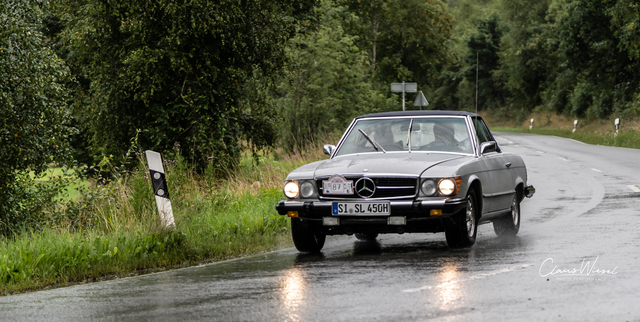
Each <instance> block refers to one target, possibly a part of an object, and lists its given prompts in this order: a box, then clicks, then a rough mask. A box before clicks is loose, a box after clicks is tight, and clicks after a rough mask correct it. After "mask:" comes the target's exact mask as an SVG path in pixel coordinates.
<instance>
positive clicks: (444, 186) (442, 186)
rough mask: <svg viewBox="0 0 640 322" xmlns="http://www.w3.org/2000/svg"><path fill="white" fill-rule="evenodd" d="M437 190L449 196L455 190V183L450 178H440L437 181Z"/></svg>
mask: <svg viewBox="0 0 640 322" xmlns="http://www.w3.org/2000/svg"><path fill="white" fill-rule="evenodd" d="M438 190H440V194H442V195H444V196H450V195H452V194H453V193H454V192H455V191H456V183H455V181H453V180H452V179H448V178H447V179H442V180H440V182H438Z"/></svg>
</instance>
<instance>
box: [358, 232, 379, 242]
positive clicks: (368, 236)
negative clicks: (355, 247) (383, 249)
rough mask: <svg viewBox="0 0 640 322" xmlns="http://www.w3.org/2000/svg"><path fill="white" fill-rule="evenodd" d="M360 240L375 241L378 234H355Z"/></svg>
mask: <svg viewBox="0 0 640 322" xmlns="http://www.w3.org/2000/svg"><path fill="white" fill-rule="evenodd" d="M354 235H355V236H356V238H357V239H358V240H365V241H373V240H376V238H377V237H378V233H355V234H354Z"/></svg>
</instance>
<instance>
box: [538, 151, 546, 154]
mask: <svg viewBox="0 0 640 322" xmlns="http://www.w3.org/2000/svg"><path fill="white" fill-rule="evenodd" d="M536 152H538V153H542V154H545V153H547V152H542V151H536Z"/></svg>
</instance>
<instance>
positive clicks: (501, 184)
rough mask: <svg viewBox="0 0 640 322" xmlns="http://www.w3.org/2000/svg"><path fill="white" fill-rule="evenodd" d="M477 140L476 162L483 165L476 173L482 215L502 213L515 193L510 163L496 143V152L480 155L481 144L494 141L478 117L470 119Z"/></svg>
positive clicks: (509, 205) (508, 206)
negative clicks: (479, 185)
mask: <svg viewBox="0 0 640 322" xmlns="http://www.w3.org/2000/svg"><path fill="white" fill-rule="evenodd" d="M472 121H473V125H474V128H475V131H476V135H477V138H478V147H477V149H478V154H479V156H478V162H480V163H483V165H484V166H483V168H484V169H485V170H484V171H483V172H481V173H478V177H479V178H480V180H481V184H482V197H483V203H482V213H483V214H491V213H496V212H503V211H504V210H507V209H509V208H510V207H511V201H512V199H513V194H514V193H515V190H514V188H515V187H514V186H513V182H514V178H513V173H512V171H511V170H510V169H509V168H510V166H511V163H510V162H509V160H508V157H507V156H505V155H504V154H503V153H502V151H501V150H500V147H499V146H498V145H497V143H496V151H490V152H487V153H480V150H479V149H480V146H481V145H482V143H483V142H489V141H495V139H494V137H493V135H492V134H491V132H490V131H489V128H488V127H487V125H486V124H485V123H484V121H483V120H482V118H480V117H472Z"/></svg>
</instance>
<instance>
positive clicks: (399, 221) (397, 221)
mask: <svg viewBox="0 0 640 322" xmlns="http://www.w3.org/2000/svg"><path fill="white" fill-rule="evenodd" d="M406 224H407V217H400V216H392V217H388V218H387V225H391V226H402V225H406Z"/></svg>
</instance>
